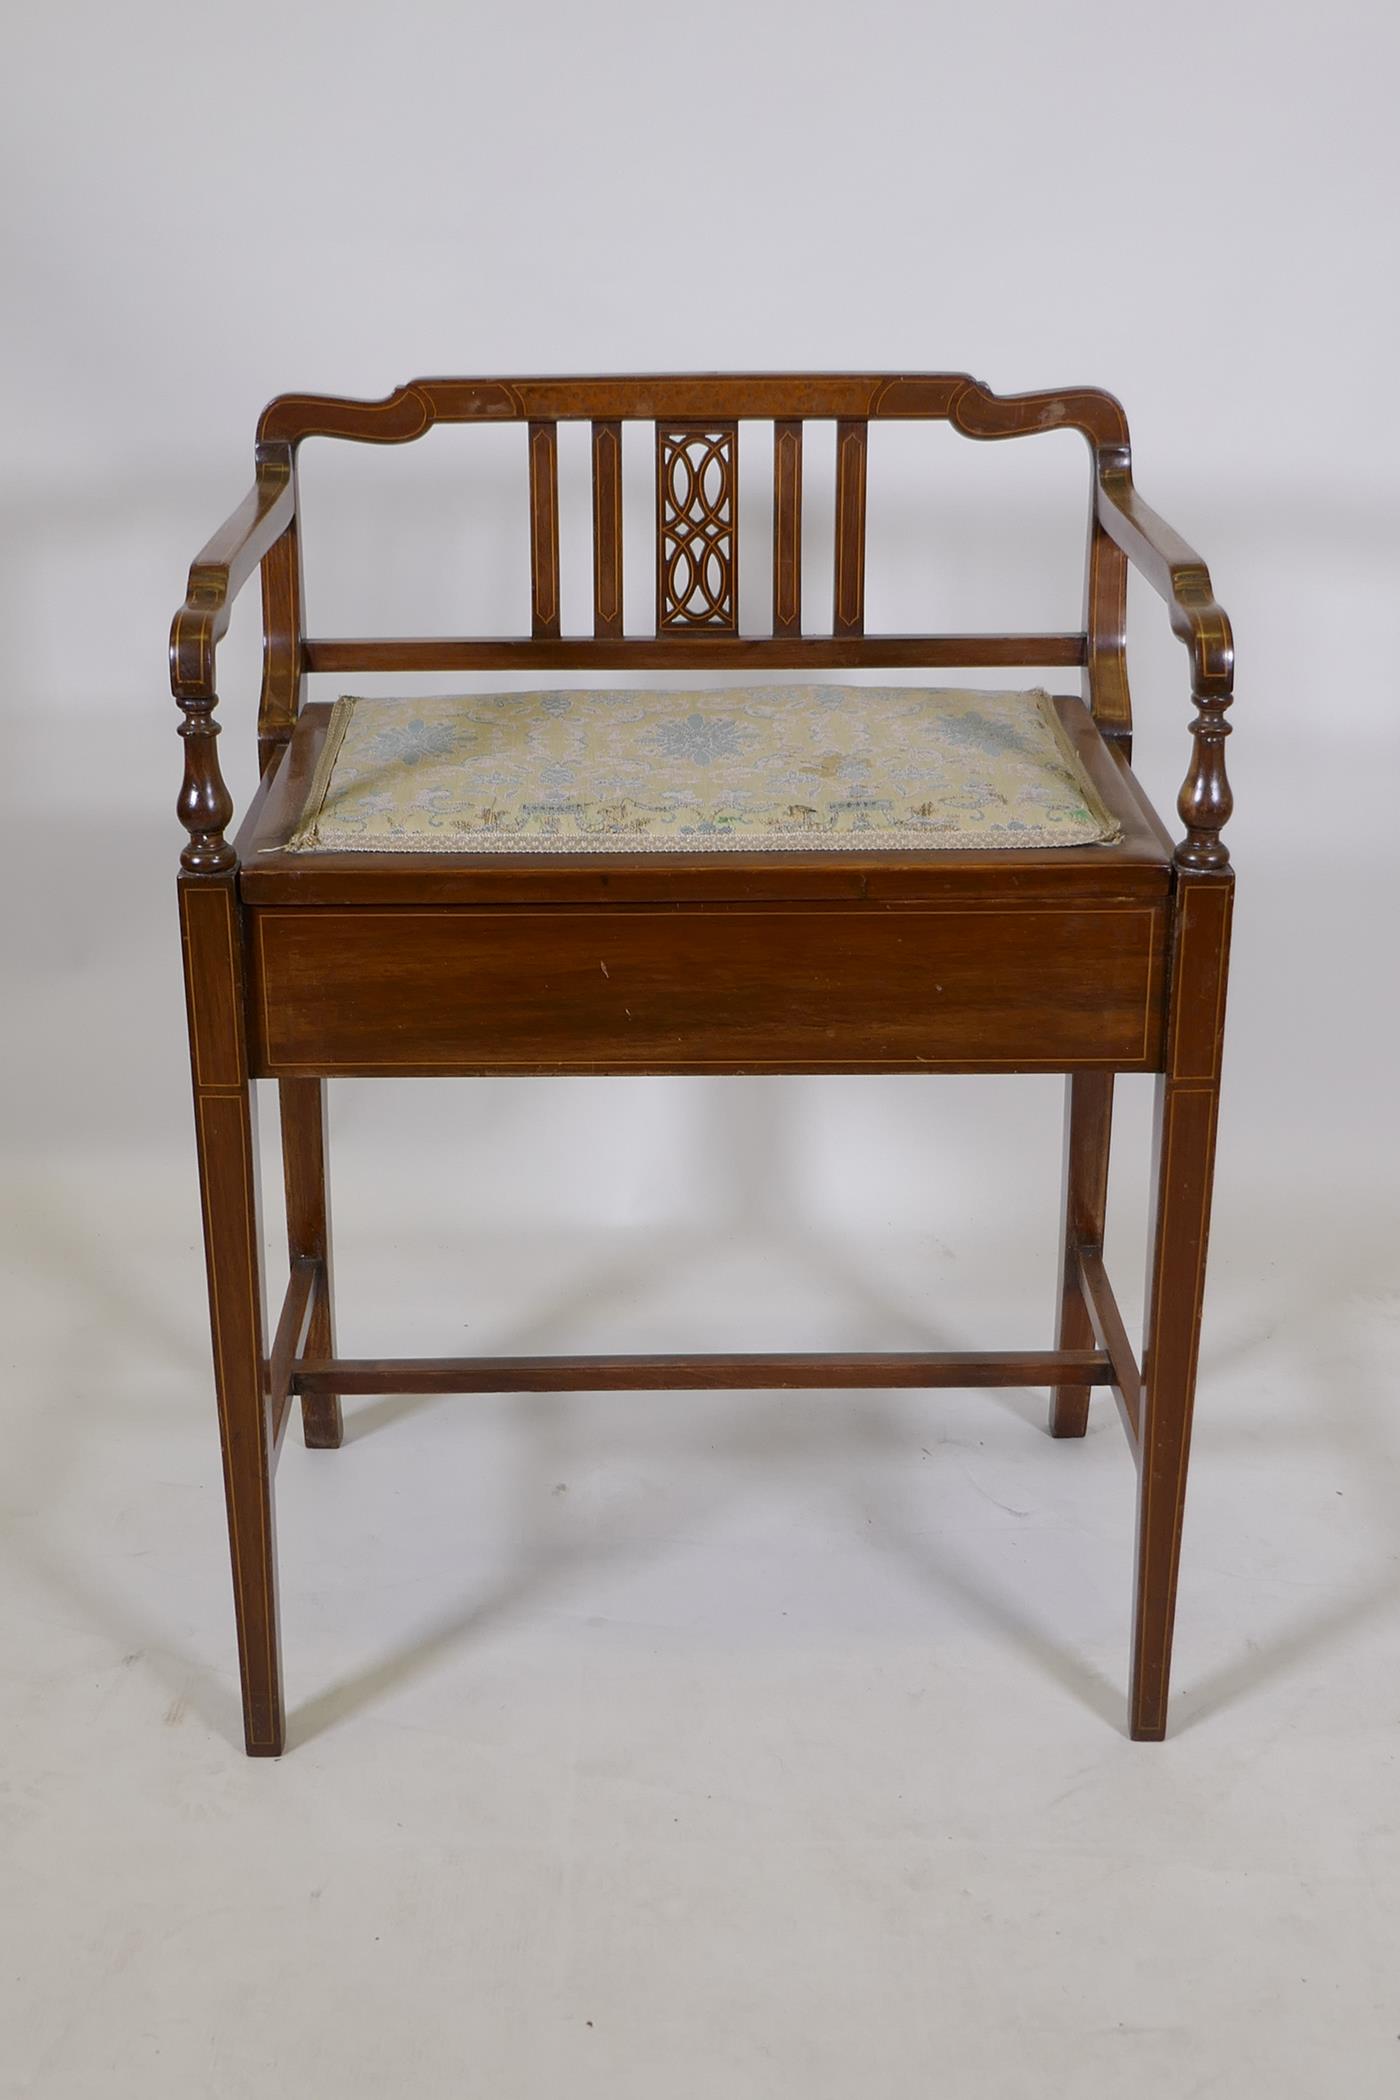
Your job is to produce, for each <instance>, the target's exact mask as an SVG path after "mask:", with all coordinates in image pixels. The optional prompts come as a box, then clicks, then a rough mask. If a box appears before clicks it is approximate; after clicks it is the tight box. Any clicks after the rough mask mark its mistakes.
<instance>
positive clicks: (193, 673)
mask: <svg viewBox="0 0 1400 2100" xmlns="http://www.w3.org/2000/svg"><path fill="white" fill-rule="evenodd" d="M295 512H296V496H295V493H294V489H293V483H292V474H291V467H290V465H289V464H288V463H287V462H286V461H281V460H271V461H260V462H259V464H258V478H257V480H256V482H255V483H254V485H253V487H252V489H251V490H250V491H249V493H248V494H247V495H246V496H245V497H244V499H243V501H242V502H241V503H240V504H239V506H238V508H237V510H236V511H235V512H234V513H233V515H232V517H230V518H228V519H227V520H226V521H225V523H224V524H222V525H221V526H220V527H219V530H218V531H217V532H216V533H215V534H214V537H213V539H212V540H210V541H209V543H208V545H207V546H206V547H204V548H203V549H202V550H201V551H200V553H199V554H197V555H196V556H195V559H194V561H193V563H192V564H191V567H190V580H189V588H188V590H187V591H186V593H185V602H184V604H183V605H182V606H181V607H180V609H179V611H178V612H177V613H176V615H175V618H174V620H173V621H172V622H171V627H170V689H171V691H172V692H173V693H174V695H175V698H176V699H177V700H178V702H179V703H180V707H181V709H182V711H183V713H184V717H185V719H184V721H183V722H182V723H181V724H180V735H181V737H182V738H183V739H184V745H185V778H184V783H183V785H182V787H181V789H180V800H179V803H178V804H177V808H178V810H179V814H180V822H181V823H182V824H183V825H184V827H185V829H186V831H187V832H188V833H189V843H188V844H187V845H186V847H185V849H184V851H183V853H182V854H181V855H180V863H181V866H182V867H185V868H187V869H189V870H190V872H191V873H192V874H196V875H218V874H222V873H224V872H225V871H226V870H227V869H229V868H231V867H232V866H233V865H234V863H235V861H236V859H237V855H236V854H235V852H234V850H233V847H232V846H231V845H230V844H229V842H228V840H227V839H226V838H225V837H224V832H225V829H226V828H227V825H228V822H229V819H230V818H231V817H232V815H233V797H232V796H231V795H230V794H229V791H228V788H227V786H226V785H225V782H224V777H223V774H222V773H221V772H220V770H219V758H218V752H217V750H216V748H215V743H214V739H215V738H216V737H217V736H218V734H219V725H218V723H217V722H216V721H215V720H214V709H215V707H216V706H217V705H218V697H219V696H218V693H217V691H216V690H215V685H214V655H215V651H216V649H217V647H218V644H219V641H220V638H221V637H222V636H223V635H224V634H225V633H226V632H227V629H228V622H229V614H230V612H231V611H232V609H233V601H234V599H235V598H236V597H237V596H238V593H239V591H240V590H241V589H242V588H243V585H244V584H245V583H246V582H247V581H248V578H249V577H250V576H251V575H252V573H253V571H254V569H255V568H256V567H257V566H258V563H259V562H260V561H261V560H262V558H263V556H264V555H265V554H266V553H267V551H268V549H269V548H270V547H273V546H275V545H276V543H277V541H278V540H279V539H280V538H281V537H282V534H283V533H284V532H285V531H286V530H287V527H288V526H289V525H290V524H291V522H292V519H293V517H294V515H295Z"/></svg>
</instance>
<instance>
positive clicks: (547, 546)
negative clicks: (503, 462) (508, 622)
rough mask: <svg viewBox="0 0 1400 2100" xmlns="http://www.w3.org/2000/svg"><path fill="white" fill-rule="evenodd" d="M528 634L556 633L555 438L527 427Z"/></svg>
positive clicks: (542, 428) (547, 426) (549, 428)
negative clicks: (528, 500) (528, 451)
mask: <svg viewBox="0 0 1400 2100" xmlns="http://www.w3.org/2000/svg"><path fill="white" fill-rule="evenodd" d="M530 632H531V634H535V635H555V634H558V632H559V438H558V427H557V425H556V424H554V423H535V422H532V423H531V424H530Z"/></svg>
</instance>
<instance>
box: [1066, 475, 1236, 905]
mask: <svg viewBox="0 0 1400 2100" xmlns="http://www.w3.org/2000/svg"><path fill="white" fill-rule="evenodd" d="M1096 504H1097V515H1098V520H1099V523H1100V524H1101V525H1102V527H1103V529H1104V531H1105V532H1106V533H1107V534H1108V535H1109V537H1110V538H1111V539H1112V540H1113V541H1115V542H1116V544H1117V545H1118V546H1119V547H1121V548H1122V550H1123V552H1124V553H1125V554H1126V555H1127V557H1128V559H1129V561H1130V562H1131V563H1132V564H1133V566H1134V568H1136V569H1138V570H1139V571H1140V572H1141V574H1142V575H1144V576H1145V577H1146V578H1147V581H1148V582H1149V583H1150V584H1151V585H1152V587H1153V589H1154V590H1155V591H1156V592H1157V593H1158V595H1159V596H1160V597H1162V598H1164V599H1165V600H1166V604H1167V610H1168V613H1169V614H1170V617H1171V624H1172V632H1173V634H1175V635H1177V636H1179V638H1180V639H1181V640H1182V641H1183V642H1184V643H1185V644H1186V647H1187V648H1188V649H1189V650H1190V652H1191V697H1192V699H1193V700H1194V701H1195V703H1196V718H1195V720H1194V722H1193V723H1192V724H1191V737H1192V757H1191V768H1190V771H1189V772H1188V773H1187V776H1186V779H1185V780H1184V781H1183V783H1182V788H1181V793H1180V795H1179V796H1178V797H1177V805H1176V806H1177V809H1178V811H1179V812H1180V816H1181V821H1182V823H1183V824H1184V825H1185V826H1186V836H1185V838H1184V839H1183V840H1182V841H1181V843H1180V844H1179V845H1178V847H1177V849H1176V858H1177V863H1178V865H1179V866H1180V867H1183V868H1193V869H1196V870H1198V871H1203V872H1216V871H1220V870H1223V869H1225V868H1228V867H1229V865H1230V849H1229V847H1228V846H1227V845H1226V844H1225V842H1224V840H1223V839H1222V838H1221V836H1220V833H1221V831H1222V829H1223V828H1224V826H1225V823H1226V821H1227V820H1228V818H1229V815H1230V811H1231V809H1232V808H1233V806H1234V797H1233V796H1232V795H1231V793H1230V783H1229V780H1228V778H1227V776H1226V771H1225V739H1226V737H1227V736H1228V735H1229V734H1230V725H1229V723H1228V722H1227V721H1226V720H1225V710H1226V708H1227V707H1228V706H1229V705H1230V702H1231V700H1232V699H1233V697H1234V681H1235V645H1234V639H1233V637H1232V635H1231V632H1230V622H1229V620H1228V618H1227V617H1226V615H1225V611H1224V608H1223V607H1222V606H1219V605H1217V604H1216V602H1215V593H1214V591H1213V590H1212V588H1211V581H1210V571H1209V569H1207V567H1206V565H1205V563H1204V562H1203V561H1202V560H1201V557H1200V555H1199V554H1197V553H1196V551H1195V549H1194V548H1192V547H1189V546H1188V545H1187V543H1186V541H1185V540H1183V539H1182V538H1181V537H1180V536H1179V535H1178V534H1177V533H1175V532H1173V531H1172V528H1171V526H1170V525H1168V524H1167V523H1166V521H1165V520H1164V519H1162V518H1159V517H1158V515H1157V513H1156V511H1155V510H1153V509H1152V508H1151V506H1150V505H1149V504H1146V503H1144V502H1143V500H1142V498H1141V496H1139V494H1138V492H1137V490H1136V489H1135V488H1134V486H1133V477H1132V471H1131V469H1130V468H1129V466H1128V464H1127V461H1126V459H1125V458H1124V459H1120V458H1117V457H1115V455H1114V454H1113V452H1112V451H1111V450H1110V449H1109V448H1107V447H1105V448H1103V450H1101V452H1100V454H1099V466H1098V492H1097V498H1096Z"/></svg>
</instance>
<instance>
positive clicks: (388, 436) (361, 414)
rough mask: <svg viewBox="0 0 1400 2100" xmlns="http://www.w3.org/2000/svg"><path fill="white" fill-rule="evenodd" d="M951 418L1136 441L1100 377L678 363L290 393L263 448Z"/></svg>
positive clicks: (1005, 432)
mask: <svg viewBox="0 0 1400 2100" xmlns="http://www.w3.org/2000/svg"><path fill="white" fill-rule="evenodd" d="M744 417H751V418H753V419H755V420H766V419H768V418H770V417H771V418H775V419H779V420H807V419H812V420H827V419H837V420H844V419H855V420H866V419H869V420H879V419H884V418H899V417H905V418H931V419H941V420H946V421H948V422H949V423H951V424H952V425H953V426H954V428H955V429H957V430H960V431H961V432H962V433H963V435H964V436H966V437H973V438H1002V437H1023V436H1030V435H1032V434H1034V433H1035V432H1037V431H1044V430H1078V431H1080V432H1081V433H1082V434H1083V436H1084V437H1085V438H1086V439H1087V440H1088V442H1089V443H1090V444H1091V445H1092V446H1094V447H1095V449H1096V450H1097V449H1099V448H1101V447H1110V446H1111V447H1118V446H1124V447H1126V445H1127V443H1128V425H1127V418H1126V416H1125V415H1124V412H1123V409H1122V407H1121V405H1120V404H1119V403H1118V402H1117V401H1116V400H1115V399H1114V398H1113V396H1112V395H1111V394H1108V393H1104V392H1103V391H1101V390H1100V389H1099V388H1097V387H1066V388H1061V389H1057V390H1053V391H1050V392H1045V393H1033V394H994V393H993V392H992V391H991V389H990V388H989V387H987V386H985V385H983V383H982V382H981V381H980V380H977V379H974V378H972V377H971V375H970V374H968V373H966V372H936V373H934V372H922V373H921V372H915V373H909V372H864V373H859V372H839V373H838V372H815V373H773V372H748V373H712V372H706V373H689V374H687V373H672V374H666V375H659V376H650V377H649V376H628V377H617V378H585V379H551V378H539V379H415V380H413V381H411V382H410V383H409V384H408V385H407V386H401V387H399V388H398V389H397V391H396V392H394V393H392V394H389V395H386V396H385V398H384V399H383V400H382V401H352V400H342V399H340V398H338V397H336V396H334V395H330V394H281V395H279V396H278V397H277V399H276V400H274V401H271V402H269V403H268V405H267V407H266V408H265V409H264V411H263V414H262V417H261V420H260V422H259V425H258V445H259V449H260V451H261V450H265V451H268V452H281V451H283V450H284V449H285V448H286V447H288V446H292V447H295V446H297V445H299V444H300V443H301V441H302V440H303V439H304V438H308V437H339V438H349V439H352V440H354V441H356V442H359V443H363V444H380V445H401V444H406V443H408V442H409V441H410V440H411V439H413V438H417V437H421V436H422V435H423V434H424V432H425V431H427V430H430V429H431V428H432V427H433V425H434V424H435V423H471V422H532V421H538V422H565V421H572V420H585V421H586V420H590V419H592V420H595V421H598V420H601V421H613V420H621V421H627V420H631V419H634V418H635V419H638V420H643V421H651V420H658V419H660V420H669V419H672V418H674V419H675V420H677V421H687V422H703V421H705V420H707V419H709V418H744Z"/></svg>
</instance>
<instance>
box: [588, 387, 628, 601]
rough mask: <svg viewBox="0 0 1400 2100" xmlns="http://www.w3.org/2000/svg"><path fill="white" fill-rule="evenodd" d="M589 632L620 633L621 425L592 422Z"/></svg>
mask: <svg viewBox="0 0 1400 2100" xmlns="http://www.w3.org/2000/svg"><path fill="white" fill-rule="evenodd" d="M593 632H594V634H595V635H599V636H608V637H617V636H620V635H621V633H622V425H621V423H618V422H608V423H595V424H594V425H593Z"/></svg>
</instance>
